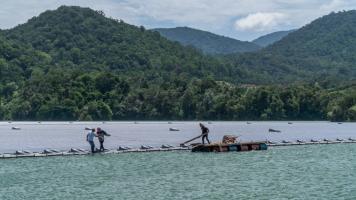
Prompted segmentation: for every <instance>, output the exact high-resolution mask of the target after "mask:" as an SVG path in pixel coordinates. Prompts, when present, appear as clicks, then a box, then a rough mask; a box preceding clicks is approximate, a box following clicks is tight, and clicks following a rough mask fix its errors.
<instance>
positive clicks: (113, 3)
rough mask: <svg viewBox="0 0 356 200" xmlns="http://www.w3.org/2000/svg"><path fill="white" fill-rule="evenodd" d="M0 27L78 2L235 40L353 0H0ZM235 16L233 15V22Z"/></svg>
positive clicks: (128, 18) (140, 21)
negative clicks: (205, 31)
mask: <svg viewBox="0 0 356 200" xmlns="http://www.w3.org/2000/svg"><path fill="white" fill-rule="evenodd" d="M0 1H1V6H0V28H11V27H14V26H16V25H17V24H19V23H24V22H26V20H27V19H29V18H31V17H33V16H35V15H38V14H39V13H41V12H43V11H45V10H47V9H55V8H57V7H58V6H60V5H78V6H83V7H90V8H92V9H95V10H103V11H104V12H105V14H106V15H107V16H110V17H113V18H117V19H123V20H124V21H125V22H128V23H130V24H134V25H143V26H145V27H147V28H156V27H175V26H190V27H193V28H198V29H203V30H207V31H211V32H215V33H218V34H221V35H227V36H230V37H235V38H239V39H243V40H246V39H253V38H254V37H256V36H260V35H261V34H265V33H269V32H271V31H275V30H286V29H291V28H298V27H300V26H302V25H304V24H306V23H309V22H310V21H312V20H313V19H315V18H317V17H321V16H323V15H326V14H328V13H330V12H331V11H339V10H343V9H345V10H350V9H355V8H356V0H219V1H217V0H100V1H98V0H45V1H44V0H0ZM236 19H239V20H237V21H236Z"/></svg>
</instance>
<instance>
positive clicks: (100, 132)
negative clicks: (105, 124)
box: [96, 127, 111, 151]
mask: <svg viewBox="0 0 356 200" xmlns="http://www.w3.org/2000/svg"><path fill="white" fill-rule="evenodd" d="M96 134H97V135H98V140H99V143H100V151H104V150H105V149H104V137H105V136H111V135H110V134H108V133H106V131H104V130H102V129H101V128H100V127H98V128H97V129H96Z"/></svg>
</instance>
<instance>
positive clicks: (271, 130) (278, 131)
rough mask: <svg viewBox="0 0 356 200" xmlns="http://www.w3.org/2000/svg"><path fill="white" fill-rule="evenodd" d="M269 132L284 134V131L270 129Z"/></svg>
mask: <svg viewBox="0 0 356 200" xmlns="http://www.w3.org/2000/svg"><path fill="white" fill-rule="evenodd" d="M268 132H272V133H280V132H282V131H280V130H276V129H272V128H270V129H268Z"/></svg>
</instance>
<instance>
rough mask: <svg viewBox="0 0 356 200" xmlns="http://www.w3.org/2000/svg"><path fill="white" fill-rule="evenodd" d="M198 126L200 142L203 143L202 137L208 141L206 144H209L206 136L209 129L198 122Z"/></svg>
mask: <svg viewBox="0 0 356 200" xmlns="http://www.w3.org/2000/svg"><path fill="white" fill-rule="evenodd" d="M199 126H200V128H201V135H202V138H201V140H202V143H203V144H204V139H206V141H207V142H208V144H210V141H209V138H208V134H209V129H208V128H207V127H206V126H204V125H203V124H202V123H199Z"/></svg>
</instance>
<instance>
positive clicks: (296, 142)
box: [267, 138, 356, 147]
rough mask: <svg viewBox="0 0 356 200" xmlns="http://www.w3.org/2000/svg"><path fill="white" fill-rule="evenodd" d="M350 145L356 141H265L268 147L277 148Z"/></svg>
mask: <svg viewBox="0 0 356 200" xmlns="http://www.w3.org/2000/svg"><path fill="white" fill-rule="evenodd" d="M350 143H356V139H351V138H349V139H347V140H344V139H336V140H328V139H323V140H310V141H303V140H297V141H295V142H293V141H286V140H283V141H281V142H271V141H267V145H268V146H270V147H278V146H294V145H316V144H350Z"/></svg>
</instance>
